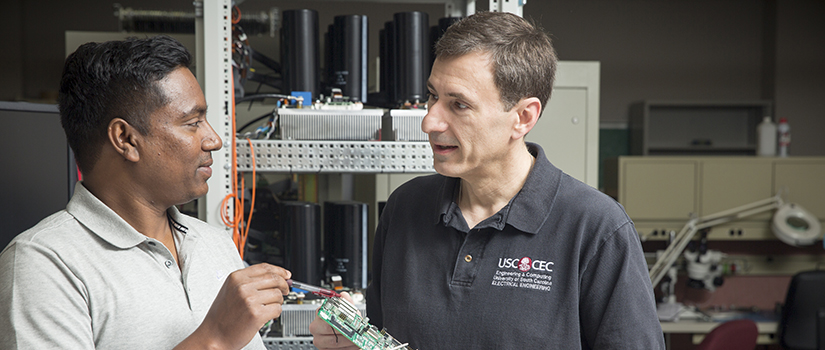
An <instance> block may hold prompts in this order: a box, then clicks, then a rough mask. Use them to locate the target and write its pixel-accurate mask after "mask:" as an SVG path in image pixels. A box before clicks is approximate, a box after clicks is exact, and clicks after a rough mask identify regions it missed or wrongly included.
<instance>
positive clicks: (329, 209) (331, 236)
mask: <svg viewBox="0 0 825 350" xmlns="http://www.w3.org/2000/svg"><path fill="white" fill-rule="evenodd" d="M367 213H368V209H367V204H366V203H359V202H351V201H340V202H325V203H324V250H325V252H324V254H325V263H326V265H327V272H329V273H330V274H336V275H340V276H341V282H342V283H343V285H344V286H345V287H349V288H355V289H366V288H367V275H368V274H367V250H368V244H367V237H368V236H367V232H368V230H367Z"/></svg>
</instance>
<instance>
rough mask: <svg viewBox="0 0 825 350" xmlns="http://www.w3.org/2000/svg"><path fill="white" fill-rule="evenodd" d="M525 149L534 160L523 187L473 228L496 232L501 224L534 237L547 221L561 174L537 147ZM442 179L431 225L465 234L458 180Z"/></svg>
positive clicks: (500, 227)
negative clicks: (457, 200) (449, 227)
mask: <svg viewBox="0 0 825 350" xmlns="http://www.w3.org/2000/svg"><path fill="white" fill-rule="evenodd" d="M527 149H528V150H529V151H530V154H532V155H533V156H534V157H535V158H536V163H535V164H534V165H533V168H532V169H531V170H530V174H529V175H527V180H526V181H525V182H524V186H523V187H522V188H521V190H520V191H519V192H518V193H517V194H516V195H515V196H514V197H513V198H511V199H510V202H509V203H508V204H507V205H506V206H504V208H502V209H501V210H499V211H498V213H496V214H495V215H493V216H492V217H490V218H487V219H485V220H484V221H482V222H481V223H479V225H478V226H477V227H479V228H484V227H491V228H494V229H496V230H499V231H500V230H502V229H504V226H505V224H508V225H511V226H513V227H515V228H516V229H518V230H520V231H523V232H527V233H531V234H537V233H538V232H539V230H540V229H541V227H542V226H543V225H544V223H545V222H546V221H547V218H548V217H549V215H550V211H551V209H552V206H553V203H554V202H555V198H556V194H557V193H558V188H559V183H560V181H561V177H562V175H563V173H562V172H561V170H559V169H558V168H556V167H555V166H553V164H551V163H550V161H549V160H547V156H546V155H545V153H544V149H542V148H541V146H539V145H538V144H535V143H532V142H527ZM444 179H445V180H444V182H443V184H442V186H441V190H440V191H439V193H438V196H436V200H437V201H438V202H437V205H436V208H437V212H436V215H435V222H436V223H437V224H438V223H442V224H443V225H445V226H451V227H453V228H455V229H456V230H459V231H462V232H468V231H469V230H470V228H469V227H467V223H466V221H465V220H463V219H462V217H461V216H460V213H461V211H460V210H459V209H458V204H457V203H456V196H457V195H458V187H459V184H460V183H461V181H460V179H459V178H453V177H444Z"/></svg>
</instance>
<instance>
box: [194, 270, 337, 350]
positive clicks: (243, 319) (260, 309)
mask: <svg viewBox="0 0 825 350" xmlns="http://www.w3.org/2000/svg"><path fill="white" fill-rule="evenodd" d="M290 277H292V273H291V272H289V271H287V270H285V269H283V268H281V267H278V266H274V265H269V264H265V263H263V264H257V265H253V266H250V267H247V268H245V269H241V270H237V271H235V272H233V273H231V274H229V276H228V277H227V278H226V281H225V282H224V284H223V286H222V287H221V290H220V291H219V292H218V295H217V297H215V301H214V302H213V303H212V307H211V308H210V309H209V312H208V313H207V314H206V318H205V319H204V320H203V323H202V324H201V325H200V327H198V329H197V330H196V331H195V332H194V333H193V334H192V336H190V337H189V338H187V341H189V340H196V341H198V342H200V343H201V344H200V346H202V347H201V348H205V347H203V345H206V347H209V346H214V347H215V348H219V349H240V348H242V347H244V346H245V345H246V344H247V343H249V341H251V340H252V338H253V337H254V336H255V334H256V333H257V332H258V330H259V329H260V328H261V327H262V326H263V325H264V323H266V322H267V321H269V320H272V319H273V318H277V317H278V316H280V315H281V305H282V304H283V302H284V295H286V294H288V293H289V286H288V285H287V282H286V280H287V279H289V278H290ZM322 322H323V321H322ZM197 338H201V339H200V340H197ZM204 339H207V340H204ZM204 342H205V343H206V344H203V343H204ZM184 343H186V342H184ZM181 345H184V346H183V347H184V348H186V347H188V346H186V345H185V344H181Z"/></svg>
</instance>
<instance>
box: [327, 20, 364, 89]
mask: <svg viewBox="0 0 825 350" xmlns="http://www.w3.org/2000/svg"><path fill="white" fill-rule="evenodd" d="M331 31H332V33H331V34H330V35H329V37H330V39H331V41H332V45H331V51H330V57H331V60H330V61H331V64H332V67H331V69H330V77H329V86H330V87H334V88H339V89H341V92H342V93H343V94H344V96H347V97H349V98H350V101H360V102H367V16H361V15H347V16H336V17H335V21H334V24H333V25H332V29H331Z"/></svg>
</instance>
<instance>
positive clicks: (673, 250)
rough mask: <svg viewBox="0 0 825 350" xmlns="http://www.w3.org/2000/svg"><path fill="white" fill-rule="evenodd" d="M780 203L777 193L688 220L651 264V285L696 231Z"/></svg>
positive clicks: (658, 278)
mask: <svg viewBox="0 0 825 350" xmlns="http://www.w3.org/2000/svg"><path fill="white" fill-rule="evenodd" d="M782 204H783V201H782V198H781V197H780V196H779V195H778V194H777V195H776V196H773V197H771V198H766V199H763V200H759V201H756V202H753V203H750V204H745V205H743V206H739V207H736V208H732V209H728V210H725V211H721V212H718V213H716V214H711V215H708V216H704V217H701V218H694V219H690V220H688V222H687V223H686V224H685V226H684V227H683V228H682V230H681V231H679V233H678V234H677V235H676V236H675V237H674V239H673V241H672V242H670V245H668V246H667V248H666V249H665V251H664V252H663V253H662V255H661V256H659V258H658V259H656V263H655V264H653V267H651V268H650V281H651V282H652V283H653V286H656V285H657V284H659V282H660V281H661V280H662V278H663V277H664V276H665V275H666V274H667V270H668V269H669V268H670V266H672V265H673V263H674V262H676V259H678V258H679V255H681V254H682V251H684V250H685V248H686V247H687V245H688V243H690V241H691V239H693V236H694V235H695V234H696V232H697V231H699V230H702V229H705V228H708V227H712V226H716V225H721V224H724V223H728V222H731V221H734V220H739V219H742V218H745V217H748V216H751V215H756V214H759V213H762V212H766V211H769V210H773V209H776V208H779V207H780V206H781V205H782Z"/></svg>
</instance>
